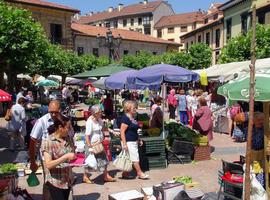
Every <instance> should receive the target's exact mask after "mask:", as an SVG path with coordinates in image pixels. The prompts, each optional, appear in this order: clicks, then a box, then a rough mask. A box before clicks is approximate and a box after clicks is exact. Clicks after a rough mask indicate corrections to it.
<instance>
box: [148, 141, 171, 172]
mask: <svg viewBox="0 0 270 200" xmlns="http://www.w3.org/2000/svg"><path fill="white" fill-rule="evenodd" d="M143 141H144V147H145V149H144V151H143V153H144V157H145V158H146V159H145V160H147V161H148V167H149V169H161V168H166V167H167V159H166V152H165V140H163V139H161V138H159V137H149V138H143ZM145 160H144V161H143V162H145Z"/></svg>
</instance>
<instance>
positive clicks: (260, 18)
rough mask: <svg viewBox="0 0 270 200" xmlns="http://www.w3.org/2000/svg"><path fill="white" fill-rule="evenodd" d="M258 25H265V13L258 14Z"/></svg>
mask: <svg viewBox="0 0 270 200" xmlns="http://www.w3.org/2000/svg"><path fill="white" fill-rule="evenodd" d="M258 23H259V24H265V13H259V14H258Z"/></svg>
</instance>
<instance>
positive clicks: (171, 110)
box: [169, 105, 176, 119]
mask: <svg viewBox="0 0 270 200" xmlns="http://www.w3.org/2000/svg"><path fill="white" fill-rule="evenodd" d="M175 109H176V107H175V106H173V105H169V112H170V117H169V118H170V119H175Z"/></svg>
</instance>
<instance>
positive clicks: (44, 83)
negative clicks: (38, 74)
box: [36, 79, 59, 87]
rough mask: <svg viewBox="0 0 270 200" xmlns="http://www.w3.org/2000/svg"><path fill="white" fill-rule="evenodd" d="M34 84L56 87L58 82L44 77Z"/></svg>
mask: <svg viewBox="0 0 270 200" xmlns="http://www.w3.org/2000/svg"><path fill="white" fill-rule="evenodd" d="M36 86H43V87H58V86H59V84H58V83H57V82H55V81H52V80H49V79H45V80H43V81H39V82H37V83H36Z"/></svg>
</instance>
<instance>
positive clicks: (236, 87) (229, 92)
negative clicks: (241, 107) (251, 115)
mask: <svg viewBox="0 0 270 200" xmlns="http://www.w3.org/2000/svg"><path fill="white" fill-rule="evenodd" d="M249 83H250V75H249V72H248V73H244V74H241V75H240V76H239V77H238V78H236V79H234V80H232V81H230V82H228V83H226V84H225V85H223V86H220V87H219V88H218V91H217V93H218V94H220V95H222V96H225V97H227V98H228V99H229V100H235V101H249ZM269 83H270V68H266V69H260V70H257V71H256V72H255V88H254V91H255V101H263V102H266V101H270V84H269Z"/></svg>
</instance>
